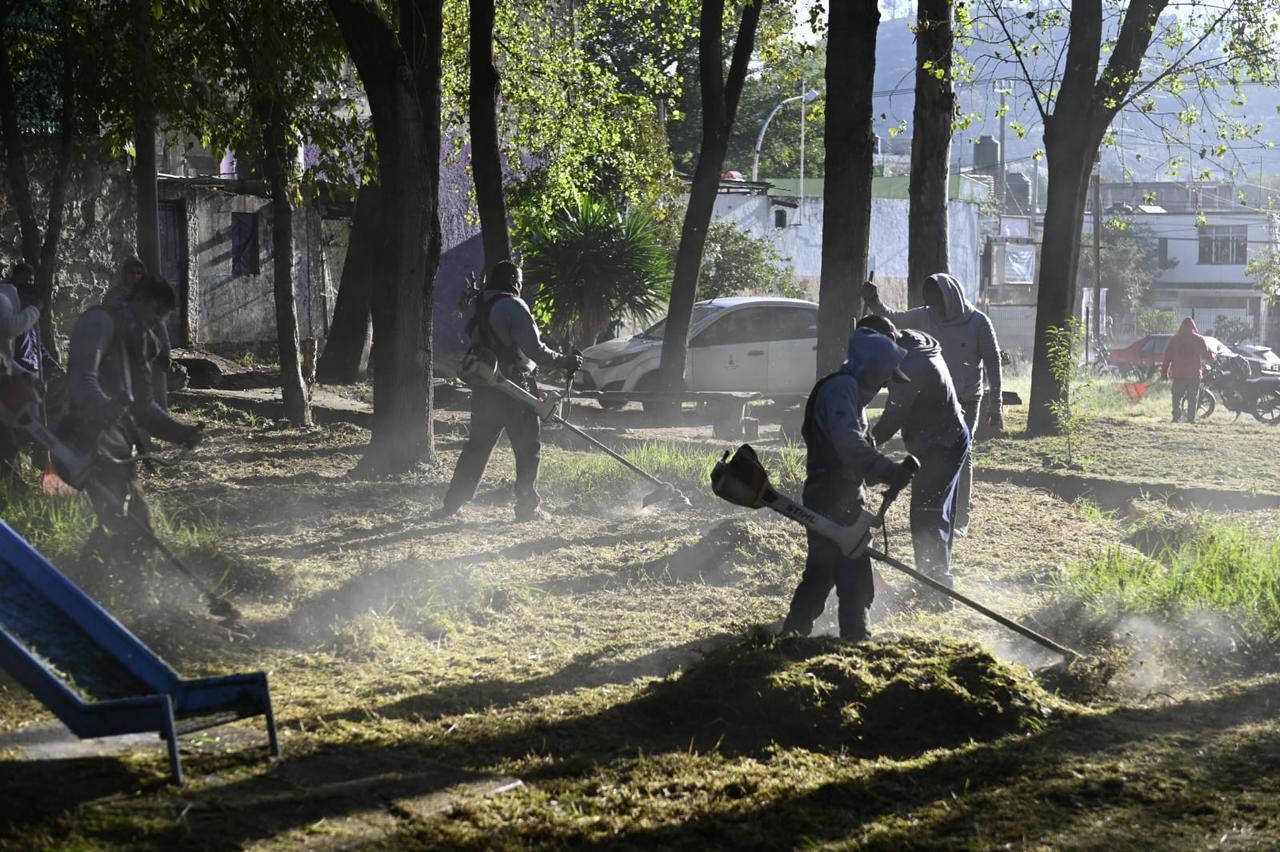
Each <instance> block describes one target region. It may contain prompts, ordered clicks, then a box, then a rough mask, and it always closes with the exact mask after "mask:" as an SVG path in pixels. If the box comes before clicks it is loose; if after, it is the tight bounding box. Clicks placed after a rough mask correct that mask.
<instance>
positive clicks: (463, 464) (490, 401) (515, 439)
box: [444, 388, 542, 512]
mask: <svg viewBox="0 0 1280 852" xmlns="http://www.w3.org/2000/svg"><path fill="white" fill-rule="evenodd" d="M540 427H541V423H540V422H539V421H538V415H537V414H535V413H534V412H533V409H531V408H529V407H528V406H526V405H523V404H521V403H519V402H517V401H516V400H514V399H512V398H511V397H509V396H504V395H503V394H501V393H499V392H498V391H496V390H490V389H487V388H476V389H474V390H473V391H472V392H471V432H470V434H468V435H467V443H466V444H465V445H464V446H463V448H462V455H460V456H458V466H457V467H455V468H454V469H453V480H452V481H451V482H450V483H449V490H448V492H447V493H446V494H445V497H444V508H445V509H448V510H451V511H452V510H456V509H457V508H458V507H459V506H461V505H462V504H463V503H466V502H467V501H468V500H470V499H471V498H472V497H474V496H475V495H476V487H477V486H478V485H479V484H480V477H481V476H482V475H484V468H485V465H487V464H488V463H489V456H490V454H492V453H493V448H494V446H496V445H497V443H498V437H499V436H500V435H501V434H502V432H503V430H504V429H505V430H506V433H507V439H508V440H509V441H511V449H512V451H513V452H514V453H515V455H516V511H517V512H520V511H532V510H533V509H535V508H537V506H538V503H539V502H540V498H539V496H538V489H537V484H538V463H539V458H540V455H541V453H542V437H541V432H540Z"/></svg>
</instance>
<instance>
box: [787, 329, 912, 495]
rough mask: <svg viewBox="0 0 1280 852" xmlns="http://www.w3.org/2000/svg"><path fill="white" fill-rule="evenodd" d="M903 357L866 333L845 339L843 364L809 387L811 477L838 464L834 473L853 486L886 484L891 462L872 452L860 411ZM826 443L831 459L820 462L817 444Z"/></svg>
mask: <svg viewBox="0 0 1280 852" xmlns="http://www.w3.org/2000/svg"><path fill="white" fill-rule="evenodd" d="M906 357H907V352H906V350H905V349H903V348H902V347H900V346H898V345H897V344H896V343H894V342H893V341H892V340H890V339H889V338H887V337H885V336H884V335H882V334H877V333H876V332H874V331H871V330H870V329H866V328H860V329H858V330H857V331H855V332H854V333H853V335H852V336H850V338H849V358H848V360H847V361H845V362H844V364H842V365H841V366H840V369H839V370H838V371H837V372H835V373H832V374H831V375H830V376H829V377H827V378H825V379H823V380H821V381H820V382H819V383H818V385H817V386H816V387H815V388H814V394H815V395H816V396H814V397H813V399H812V408H813V422H812V428H813V429H815V430H816V431H817V433H818V434H817V435H815V436H814V440H810V439H809V436H806V441H808V442H809V454H808V457H807V460H806V468H807V472H808V474H809V476H810V477H811V478H813V477H817V476H820V475H828V474H830V473H831V472H832V471H831V470H830V468H831V466H834V465H838V473H837V475H838V476H839V477H840V478H841V479H843V480H847V481H849V482H850V483H853V484H854V485H855V487H856V486H857V485H860V484H861V483H862V481H863V480H864V479H865V480H870V481H872V482H883V481H884V480H885V476H886V474H887V473H888V471H889V470H890V469H891V468H892V467H893V465H894V462H893V460H892V459H890V458H889V457H888V456H885V455H884V454H883V453H881V452H879V451H878V450H876V447H875V443H874V442H873V441H872V440H871V437H870V430H869V429H868V428H867V415H866V410H865V408H866V405H867V403H869V402H870V401H871V400H872V399H873V398H874V397H875V395H876V392H877V391H879V390H880V389H881V388H882V387H884V386H885V384H887V383H888V381H889V379H890V378H891V377H892V376H893V371H894V370H896V369H897V368H898V365H900V364H901V363H902V360H903V359H904V358H906ZM809 425H810V424H806V427H808V426H809ZM807 430H808V429H806V431H807ZM827 442H829V445H830V447H831V449H832V451H833V452H834V454H835V456H836V458H835V459H825V458H822V457H821V455H822V452H821V451H820V450H819V451H818V452H815V450H816V449H817V446H816V445H817V444H820V443H821V444H824V445H825V444H826V443H827Z"/></svg>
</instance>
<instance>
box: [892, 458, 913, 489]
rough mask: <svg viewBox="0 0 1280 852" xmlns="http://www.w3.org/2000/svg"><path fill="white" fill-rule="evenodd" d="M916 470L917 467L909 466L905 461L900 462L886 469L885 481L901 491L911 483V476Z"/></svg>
mask: <svg viewBox="0 0 1280 852" xmlns="http://www.w3.org/2000/svg"><path fill="white" fill-rule="evenodd" d="M915 472H916V470H915V468H913V467H908V466H907V464H906V463H905V462H898V463H897V464H895V465H894V466H893V467H891V468H889V470H887V471H885V476H884V483H885V485H888V486H889V487H890V488H892V489H893V490H894V491H901V490H902V489H904V488H906V487H907V486H908V485H910V484H911V477H912V476H913V475H914V474H915Z"/></svg>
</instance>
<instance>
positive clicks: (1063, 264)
mask: <svg viewBox="0 0 1280 852" xmlns="http://www.w3.org/2000/svg"><path fill="white" fill-rule="evenodd" d="M1167 5H1168V3H1167V0H1134V2H1131V3H1129V4H1128V7H1127V8H1126V9H1125V13H1124V19H1123V20H1122V21H1121V24H1120V31H1119V33H1118V34H1117V35H1116V37H1115V41H1114V43H1113V44H1112V46H1111V51H1110V55H1109V57H1108V59H1107V63H1106V67H1105V68H1104V69H1103V71H1102V73H1101V75H1099V73H1098V68H1099V65H1101V63H1102V47H1103V35H1104V33H1103V2H1102V0H1077V2H1075V3H1073V4H1072V5H1071V18H1070V24H1069V31H1068V35H1067V39H1068V41H1067V55H1066V63H1065V65H1064V66H1063V68H1064V70H1063V74H1062V82H1061V84H1060V85H1059V86H1058V87H1057V98H1056V99H1055V100H1054V103H1053V106H1054V109H1053V112H1052V113H1047V112H1046V111H1045V108H1044V107H1043V105H1041V117H1042V118H1043V119H1044V143H1045V155H1046V158H1047V160H1048V167H1049V190H1048V193H1047V195H1046V199H1045V217H1044V224H1045V228H1044V241H1043V243H1042V244H1041V247H1040V274H1039V277H1038V278H1037V282H1036V284H1037V290H1038V294H1037V297H1036V338H1035V348H1034V355H1033V360H1032V370H1031V400H1030V404H1029V409H1028V412H1027V432H1028V434H1031V435H1049V434H1052V433H1054V432H1056V431H1057V430H1058V426H1059V424H1058V419H1057V417H1056V416H1055V415H1054V413H1053V410H1052V408H1051V407H1050V406H1051V404H1053V403H1055V402H1058V401H1060V400H1063V399H1065V398H1066V388H1064V387H1063V385H1062V383H1061V382H1059V381H1058V379H1057V377H1055V376H1054V374H1053V370H1051V369H1050V366H1049V356H1048V351H1049V330H1050V329H1052V328H1062V327H1064V326H1065V325H1066V323H1067V320H1068V319H1069V318H1070V317H1071V316H1072V313H1073V311H1074V308H1075V297H1076V271H1077V268H1078V266H1079V261H1080V230H1081V228H1082V227H1083V225H1084V208H1085V198H1086V196H1087V194H1088V191H1089V173H1090V172H1091V171H1092V170H1093V164H1094V161H1095V160H1096V159H1097V156H1098V146H1099V145H1101V144H1102V138H1103V136H1104V135H1105V134H1106V131H1107V127H1108V126H1110V124H1111V120H1112V119H1113V118H1114V117H1115V115H1116V112H1117V111H1119V109H1120V107H1121V106H1122V105H1123V104H1124V103H1125V100H1126V99H1127V98H1128V97H1129V93H1130V90H1131V89H1132V87H1133V85H1134V81H1135V80H1136V79H1137V76H1138V73H1139V70H1140V68H1141V64H1142V58H1143V56H1145V55H1146V52H1147V48H1148V47H1149V46H1150V44H1151V38H1152V34H1153V33H1154V32H1155V23H1156V20H1157V19H1158V18H1159V16H1160V13H1161V12H1163V11H1164V9H1165V7H1166V6H1167Z"/></svg>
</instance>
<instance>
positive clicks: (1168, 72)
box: [1121, 0, 1236, 109]
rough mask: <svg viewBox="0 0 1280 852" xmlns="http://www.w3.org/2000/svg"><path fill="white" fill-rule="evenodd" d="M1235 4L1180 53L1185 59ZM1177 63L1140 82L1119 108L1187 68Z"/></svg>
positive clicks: (1170, 64)
mask: <svg viewBox="0 0 1280 852" xmlns="http://www.w3.org/2000/svg"><path fill="white" fill-rule="evenodd" d="M1235 5H1236V4H1235V0H1233V2H1232V3H1231V4H1230V5H1228V6H1227V7H1226V8H1224V9H1223V10H1222V14H1220V15H1219V16H1218V17H1217V19H1215V20H1214V22H1213V26H1211V27H1207V28H1206V29H1205V30H1204V31H1203V32H1202V33H1201V34H1200V38H1198V39H1196V43H1195V44H1193V45H1191V47H1189V48H1188V49H1187V50H1186V52H1184V53H1183V54H1182V58H1183V59H1186V58H1187V57H1189V56H1191V55H1192V54H1193V53H1195V52H1196V51H1197V50H1198V49H1199V48H1200V47H1202V46H1203V45H1204V43H1205V42H1206V41H1208V40H1209V38H1210V36H1212V35H1214V34H1215V33H1216V32H1217V30H1218V27H1219V26H1221V24H1222V22H1223V21H1224V20H1226V17H1227V13H1228V12H1230V11H1231V10H1232V9H1233V8H1234V7H1235ZM1178 65H1179V63H1178V62H1170V63H1169V64H1168V65H1166V66H1165V69H1164V70H1163V71H1161V72H1160V73H1159V74H1157V75H1156V76H1155V77H1154V78H1153V79H1151V80H1149V81H1147V82H1146V83H1144V84H1142V85H1141V86H1140V87H1139V88H1137V89H1135V90H1134V91H1133V93H1132V94H1130V95H1129V97H1127V98H1126V99H1125V100H1124V102H1123V103H1122V104H1121V109H1123V108H1124V107H1126V106H1128V105H1129V104H1131V103H1133V102H1134V101H1136V100H1137V99H1138V98H1140V97H1142V96H1143V95H1145V94H1146V93H1147V92H1149V91H1151V90H1152V89H1154V88H1155V87H1156V86H1158V85H1160V83H1162V82H1163V81H1165V80H1167V79H1169V78H1170V77H1172V76H1173V75H1174V74H1179V73H1182V72H1183V71H1186V70H1187V69H1186V68H1185V67H1184V68H1182V69H1181V70H1180V69H1179V68H1178Z"/></svg>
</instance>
